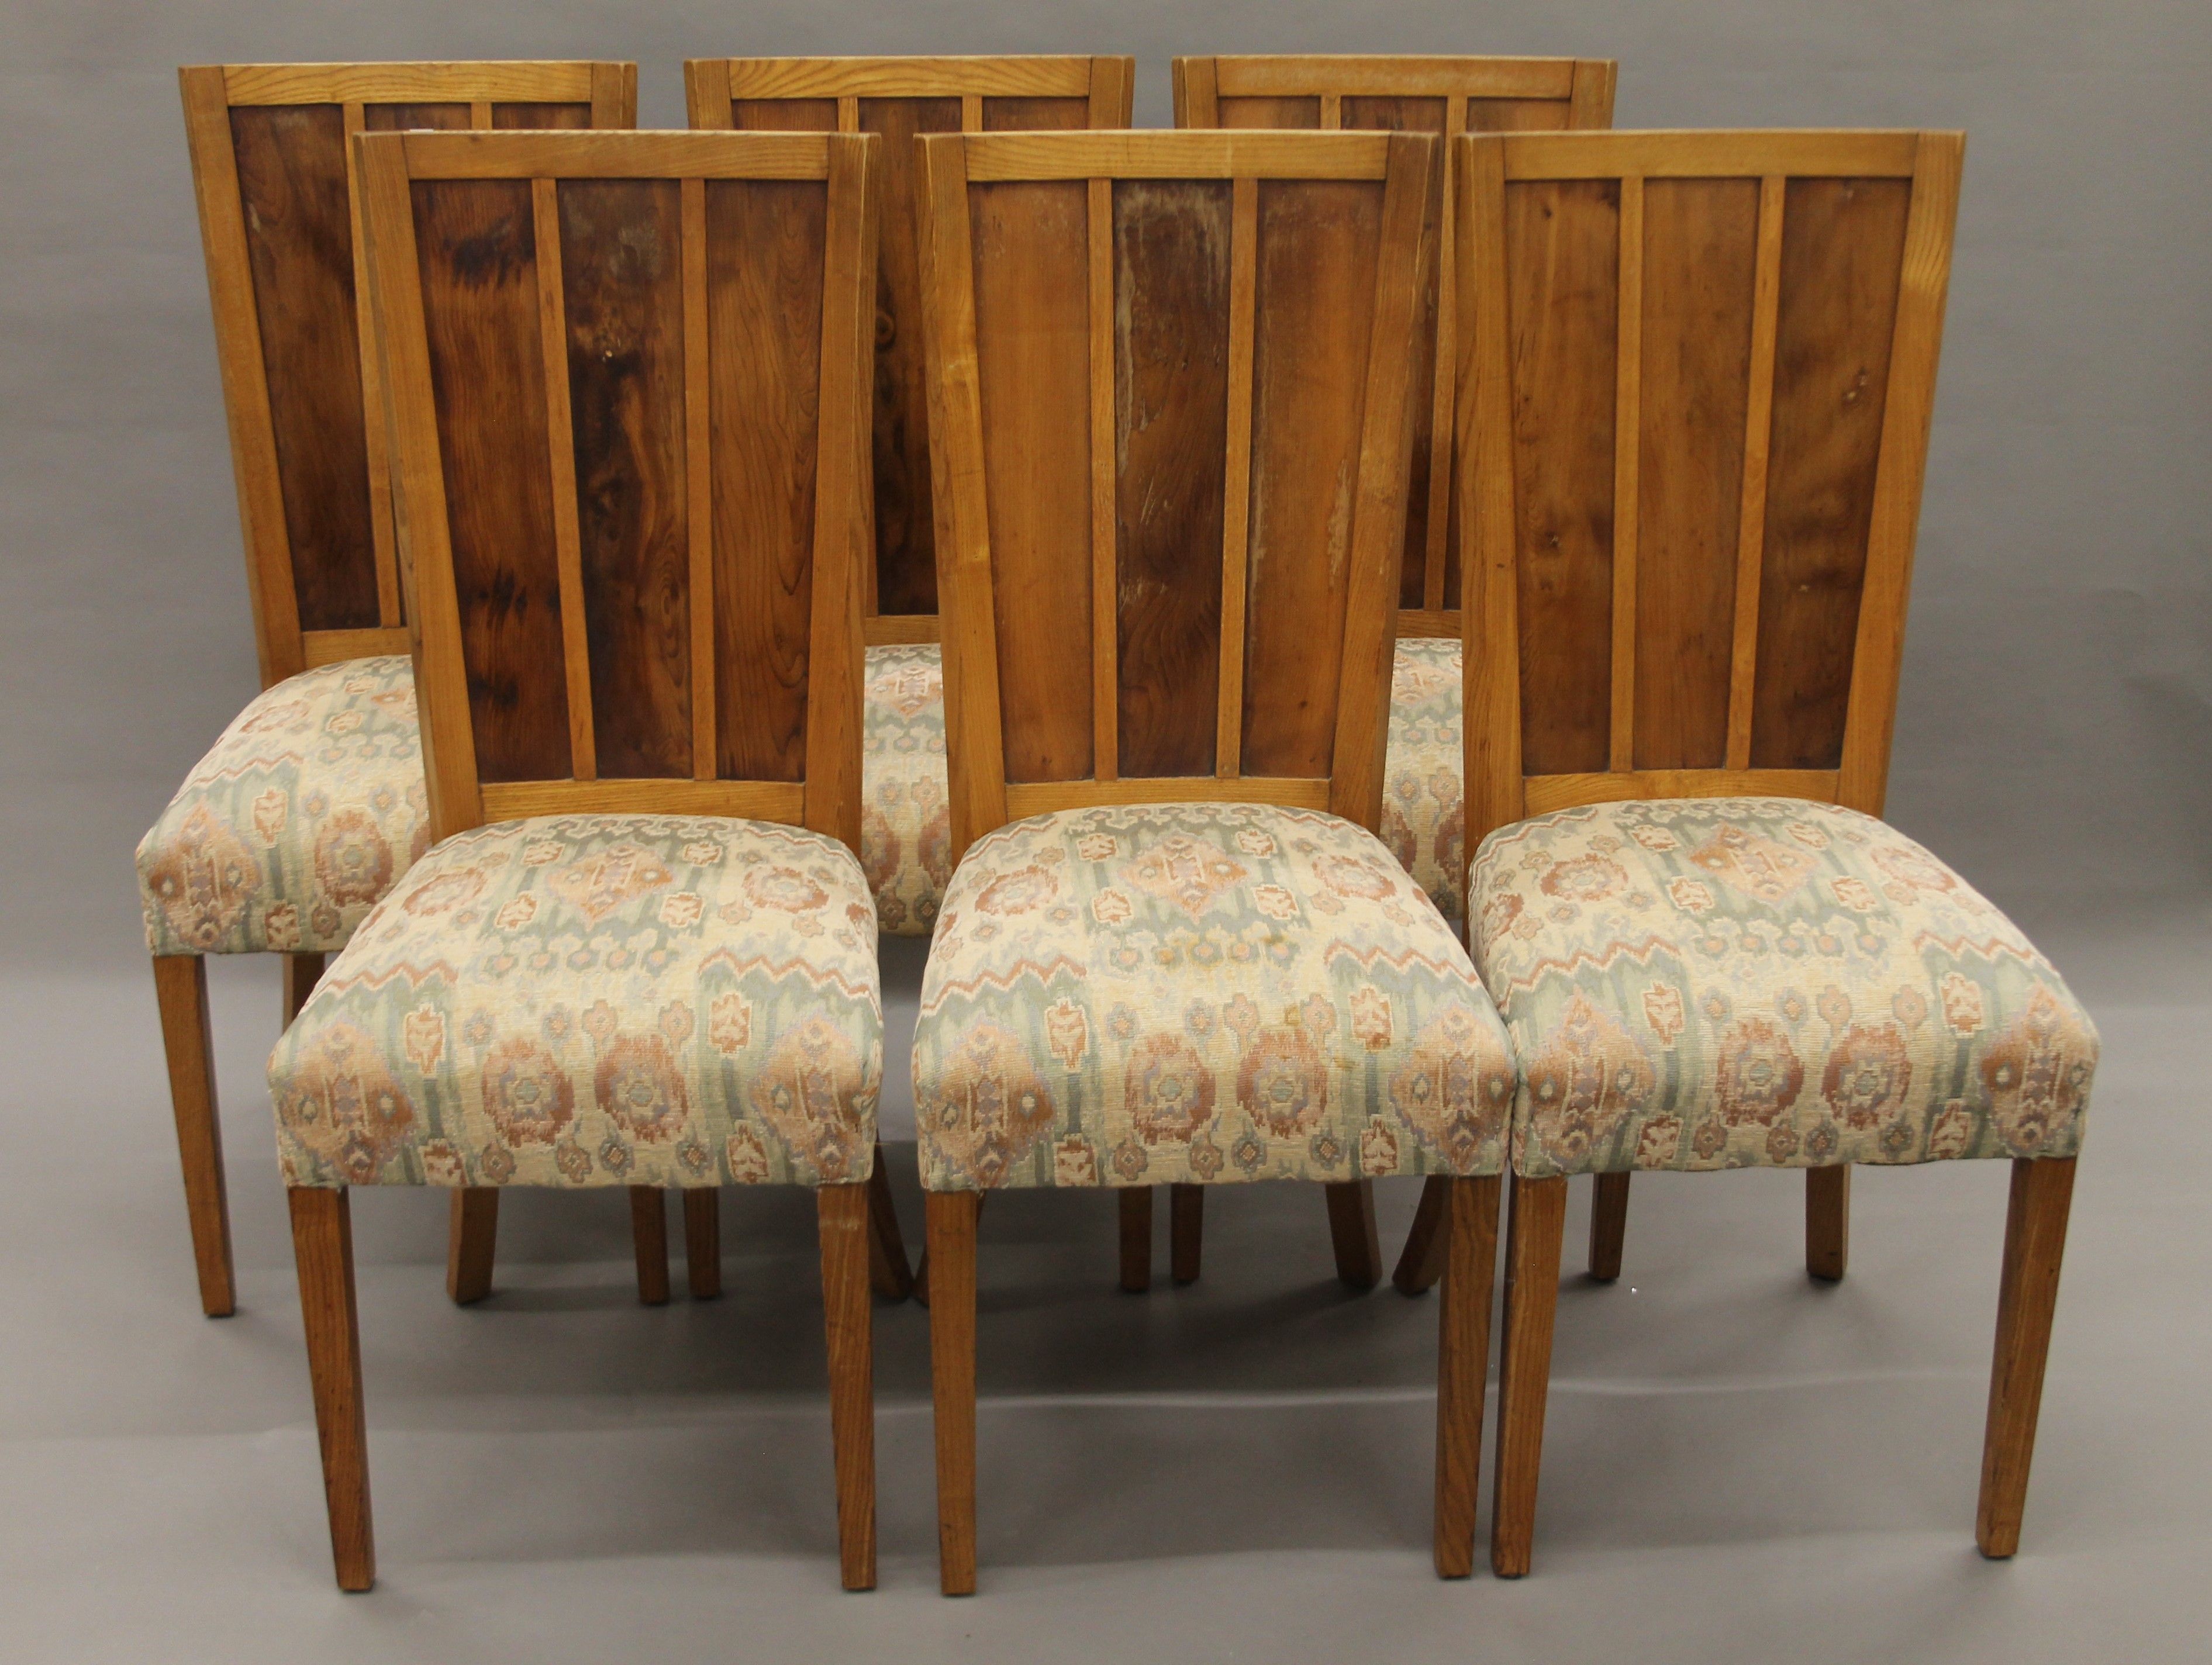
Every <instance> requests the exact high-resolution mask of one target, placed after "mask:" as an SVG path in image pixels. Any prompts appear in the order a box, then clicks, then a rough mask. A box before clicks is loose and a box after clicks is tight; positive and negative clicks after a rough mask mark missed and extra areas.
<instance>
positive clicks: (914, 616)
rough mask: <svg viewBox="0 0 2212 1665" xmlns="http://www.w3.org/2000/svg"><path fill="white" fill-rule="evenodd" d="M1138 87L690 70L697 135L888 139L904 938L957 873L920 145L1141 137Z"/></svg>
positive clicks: (893, 799) (928, 921) (856, 67)
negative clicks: (952, 137)
mask: <svg viewBox="0 0 2212 1665" xmlns="http://www.w3.org/2000/svg"><path fill="white" fill-rule="evenodd" d="M1135 80H1136V63H1135V60H1134V59H1133V58H1111V57H1088V58H1086V57H1057V58H1053V57H1008V58H693V59H690V60H689V61H687V62H686V63H685V64H684V91H685V93H686V94H687V98H688V102H689V104H690V121H691V125H692V126H693V127H695V128H732V127H734V128H741V129H753V130H770V131H823V132H843V133H879V134H881V135H882V136H883V139H884V153H883V166H882V170H881V189H882V191H883V193H884V194H883V203H882V225H883V234H882V240H881V248H880V252H879V254H878V269H877V279H876V363H875V382H874V387H875V398H874V411H875V500H874V509H875V559H874V560H873V562H871V563H870V565H869V568H868V572H867V592H866V604H865V605H866V613H865V617H864V620H863V624H862V628H863V629H865V631H866V635H867V641H868V676H867V720H866V733H865V735H864V737H863V743H864V747H865V750H864V755H863V763H862V766H861V768H862V784H863V806H862V810H861V821H860V860H861V862H862V865H863V866H866V869H867V873H868V886H869V889H870V890H872V891H873V892H874V893H875V897H876V918H877V923H878V927H880V928H881V929H882V930H883V931H884V932H886V933H889V934H890V935H894V936H905V937H927V935H929V933H930V931H931V929H932V927H933V926H934V925H935V924H936V922H937V910H938V906H939V902H941V901H942V899H943V897H944V894H945V884H946V882H947V881H948V880H949V879H950V878H951V877H952V864H951V860H950V859H949V855H948V852H949V850H950V848H951V840H950V835H949V831H948V828H947V815H946V805H945V698H944V683H943V678H942V674H941V671H940V669H939V653H938V647H937V638H938V625H937V560H936V555H935V550H934V543H933V538H934V528H933V523H932V517H931V511H930V475H929V416H928V409H927V402H926V398H925V395H924V392H923V388H922V353H921V325H920V323H919V321H918V320H919V318H920V311H921V264H920V259H919V256H918V254H917V252H916V249H915V206H914V191H915V186H914V141H915V135H916V134H919V133H959V132H968V133H981V132H994V131H1001V130H1007V129H1021V130H1024V131H1040V130H1051V129H1062V128H1073V129H1083V128H1106V127H1127V125H1129V111H1130V100H1131V97H1132V94H1133V88H1134V84H1135Z"/></svg>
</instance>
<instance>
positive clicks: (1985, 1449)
mask: <svg viewBox="0 0 2212 1665" xmlns="http://www.w3.org/2000/svg"><path fill="white" fill-rule="evenodd" d="M2073 1200H2074V1158H2072V1157H2052V1158H2042V1159H2035V1158H2019V1159H2016V1160H2015V1162H2014V1163H2013V1164H2012V1202H2011V1205H2010V1206H2009V1207H2008V1209H2007V1210H2006V1212H2005V1242H2004V1278H2003V1281H2002V1283H2001V1284H2000V1285H1999V1286H1998V1292H1997V1345H1996V1361H1995V1363H1994V1364H1992V1366H1991V1368H1990V1418H1989V1428H1988V1431H1987V1432H1986V1433H1985V1434H1984V1437H1983V1440H1982V1500H1981V1508H1980V1510H1979V1512H1978V1516H1977V1518H1976V1520H1975V1522H1974V1541H1975V1542H1976V1543H1977V1544H1978V1545H1979V1546H1980V1547H1981V1551H1982V1553H1983V1554H1984V1555H1986V1556H1988V1557H1989V1558H1990V1559H1991V1560H1993V1561H2002V1560H2003V1559H2006V1558H2007V1557H2008V1556H2010V1555H2011V1554H2012V1553H2014V1552H2015V1551H2016V1550H2017V1549H2019V1547H2020V1520H2021V1513H2022V1512H2023V1511H2024V1510H2025V1509H2026V1507H2027V1468H2028V1461H2029V1460H2030V1459H2031V1458H2032V1457H2033V1456H2034V1455H2035V1416H2036V1412H2037V1410H2038V1409H2039V1407H2041V1405H2042V1402H2043V1366H2044V1362H2045V1358H2047V1357H2048V1356H2049V1354H2050V1351H2051V1312H2052V1310H2053V1309H2054V1308H2055V1307H2056V1306H2057V1302H2058V1262H2059V1258H2060V1256H2061V1255H2063V1254H2064V1253H2065V1251H2066V1216H2067V1212H2068V1211H2069V1208H2070V1207H2071V1206H2072V1205H2073Z"/></svg>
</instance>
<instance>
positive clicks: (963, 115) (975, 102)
mask: <svg viewBox="0 0 2212 1665" xmlns="http://www.w3.org/2000/svg"><path fill="white" fill-rule="evenodd" d="M960 131H962V132H963V133H980V132H981V131H983V97H982V94H980V93H967V94H962V96H961V100H960Z"/></svg>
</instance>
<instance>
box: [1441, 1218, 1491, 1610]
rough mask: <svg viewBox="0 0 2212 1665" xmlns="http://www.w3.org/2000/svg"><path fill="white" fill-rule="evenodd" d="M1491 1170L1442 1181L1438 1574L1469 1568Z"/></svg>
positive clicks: (1486, 1318) (1478, 1461)
mask: <svg viewBox="0 0 2212 1665" xmlns="http://www.w3.org/2000/svg"><path fill="white" fill-rule="evenodd" d="M1500 1184H1501V1181H1500V1180H1499V1178H1498V1176H1497V1175H1495V1174H1491V1175H1486V1176H1484V1177H1482V1178H1480V1179H1447V1180H1445V1182H1444V1188H1445V1189H1444V1198H1445V1206H1444V1211H1443V1212H1444V1219H1443V1226H1442V1228H1441V1230H1440V1231H1439V1232H1438V1234H1437V1235H1438V1237H1440V1238H1441V1239H1442V1240H1443V1249H1444V1254H1443V1259H1444V1273H1443V1285H1444V1287H1443V1298H1442V1299H1441V1300H1440V1301H1438V1303H1437V1518H1436V1562H1437V1577H1440V1578H1464V1577H1468V1575H1469V1574H1470V1573H1472V1572H1473V1571H1474V1500H1475V1494H1476V1486H1477V1484H1478V1482H1479V1481H1480V1479H1481V1470H1482V1390H1483V1380H1484V1377H1485V1376H1486V1375H1487V1373H1488V1371H1489V1369H1490V1293H1491V1287H1490V1286H1491V1282H1492V1279H1493V1278H1494V1277H1495V1275H1496V1273H1497V1270H1498V1188H1499V1185H1500Z"/></svg>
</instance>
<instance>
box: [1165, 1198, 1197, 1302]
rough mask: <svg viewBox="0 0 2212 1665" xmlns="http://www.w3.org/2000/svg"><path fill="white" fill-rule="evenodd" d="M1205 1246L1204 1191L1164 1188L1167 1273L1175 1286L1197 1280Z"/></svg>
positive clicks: (1192, 1282)
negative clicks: (1165, 1198) (1166, 1214)
mask: <svg viewBox="0 0 2212 1665" xmlns="http://www.w3.org/2000/svg"><path fill="white" fill-rule="evenodd" d="M1205 1244H1206V1188H1205V1187H1204V1186H1203V1185H1170V1187H1168V1272H1169V1275H1170V1276H1171V1277H1172V1278H1174V1279H1175V1280H1176V1282H1177V1283H1179V1284H1194V1283H1196V1282H1197V1281H1198V1262H1199V1255H1200V1250H1201V1249H1204V1247H1205Z"/></svg>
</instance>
